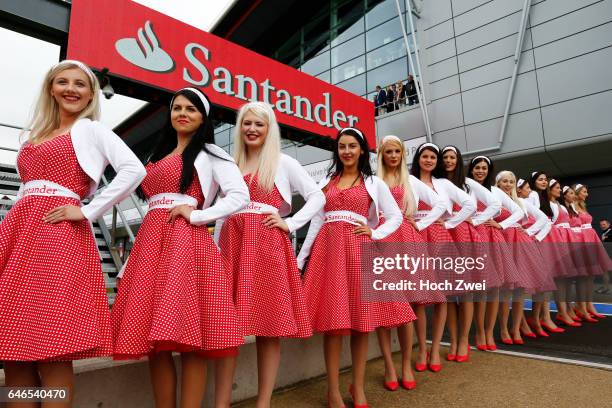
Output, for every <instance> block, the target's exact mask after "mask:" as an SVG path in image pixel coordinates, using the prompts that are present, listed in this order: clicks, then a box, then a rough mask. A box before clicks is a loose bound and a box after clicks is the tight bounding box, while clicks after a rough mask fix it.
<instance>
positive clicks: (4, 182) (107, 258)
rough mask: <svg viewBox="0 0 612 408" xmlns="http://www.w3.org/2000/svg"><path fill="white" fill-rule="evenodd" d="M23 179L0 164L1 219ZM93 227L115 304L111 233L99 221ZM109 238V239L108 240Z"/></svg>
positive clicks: (109, 301) (105, 277) (12, 167)
mask: <svg viewBox="0 0 612 408" xmlns="http://www.w3.org/2000/svg"><path fill="white" fill-rule="evenodd" d="M20 184H21V181H20V179H19V176H18V175H17V170H16V169H15V167H14V166H9V165H6V164H0V221H1V220H3V219H4V217H5V216H6V214H7V213H8V212H9V210H10V209H11V207H12V206H13V204H15V199H16V196H17V191H18V190H19V185H20ZM92 229H93V232H94V236H95V239H96V245H97V246H98V252H99V253H100V262H101V264H102V272H103V273H104V281H105V283H106V292H107V295H108V303H109V304H111V305H112V304H113V302H114V301H115V292H116V288H117V283H116V279H115V277H116V276H117V273H118V268H117V267H118V265H117V264H116V263H115V260H114V259H113V256H112V254H111V250H110V248H109V245H108V244H109V242H110V235H108V236H107V237H105V234H104V231H103V228H102V227H101V226H100V224H99V223H98V222H93V223H92ZM107 239H109V240H108V241H107Z"/></svg>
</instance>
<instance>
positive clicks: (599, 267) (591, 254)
mask: <svg viewBox="0 0 612 408" xmlns="http://www.w3.org/2000/svg"><path fill="white" fill-rule="evenodd" d="M578 217H579V218H580V222H582V225H585V226H587V225H589V226H590V225H591V224H592V223H593V216H592V215H591V214H589V213H588V212H583V213H580V214H578ZM581 232H582V239H583V241H584V242H585V243H588V244H587V246H586V248H587V249H586V252H587V258H588V259H589V260H590V261H589V262H588V264H589V265H590V266H591V267H590V268H589V275H602V274H603V273H604V272H607V271H610V270H612V260H610V256H608V253H607V252H606V249H605V248H604V247H603V244H602V243H601V240H600V239H599V236H598V235H597V232H595V230H594V229H593V228H592V227H589V228H582V231H581Z"/></svg>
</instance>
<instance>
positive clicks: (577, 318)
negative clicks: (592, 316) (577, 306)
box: [570, 315, 582, 323]
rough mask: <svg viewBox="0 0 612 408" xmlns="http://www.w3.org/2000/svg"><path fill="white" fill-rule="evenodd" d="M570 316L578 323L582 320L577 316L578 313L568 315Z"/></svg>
mask: <svg viewBox="0 0 612 408" xmlns="http://www.w3.org/2000/svg"><path fill="white" fill-rule="evenodd" d="M570 318H571V319H572V320H573V321H575V322H578V323H580V322H581V321H582V319H581V318H580V316H578V315H576V316H573V317H572V316H570Z"/></svg>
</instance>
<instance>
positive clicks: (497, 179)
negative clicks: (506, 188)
mask: <svg viewBox="0 0 612 408" xmlns="http://www.w3.org/2000/svg"><path fill="white" fill-rule="evenodd" d="M504 178H508V179H510V180H512V182H513V183H514V188H513V189H512V190H511V191H510V194H509V195H510V197H512V201H514V202H515V203H517V204H518V205H519V207H521V208H522V209H523V210H524V209H525V206H524V205H523V202H522V201H521V200H519V198H518V195H517V194H516V176H515V175H514V173H513V172H511V171H509V170H503V171H500V172H499V173H497V176H495V185H496V186H497V187H499V182H500V181H501V180H502V179H504Z"/></svg>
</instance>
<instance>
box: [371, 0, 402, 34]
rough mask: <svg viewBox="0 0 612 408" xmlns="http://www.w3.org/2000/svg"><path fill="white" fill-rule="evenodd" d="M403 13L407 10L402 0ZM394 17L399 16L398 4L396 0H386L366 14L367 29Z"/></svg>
mask: <svg viewBox="0 0 612 408" xmlns="http://www.w3.org/2000/svg"><path fill="white" fill-rule="evenodd" d="M400 8H401V10H402V13H404V12H406V4H404V2H403V1H400ZM393 17H397V6H396V5H395V0H385V1H383V2H382V3H381V4H379V5H377V6H375V7H374V8H373V9H371V10H370V11H368V13H367V14H366V30H369V29H370V28H372V27H374V26H377V25H379V24H380V23H383V22H385V21H387V20H389V19H391V18H393Z"/></svg>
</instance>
